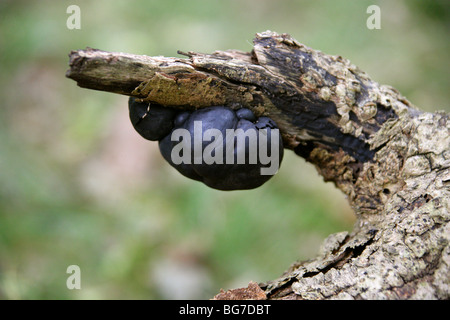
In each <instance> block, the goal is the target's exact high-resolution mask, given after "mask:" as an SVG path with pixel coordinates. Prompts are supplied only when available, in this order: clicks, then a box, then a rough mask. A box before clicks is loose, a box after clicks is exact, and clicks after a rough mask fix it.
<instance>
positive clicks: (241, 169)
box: [128, 97, 283, 190]
mask: <svg viewBox="0 0 450 320" xmlns="http://www.w3.org/2000/svg"><path fill="white" fill-rule="evenodd" d="M128 107H129V113H130V120H131V123H132V124H133V127H134V128H135V130H136V131H137V132H138V133H139V134H140V135H141V136H142V137H143V138H145V139H148V140H151V141H159V149H160V151H161V154H162V156H163V157H164V159H165V160H166V161H167V162H168V163H169V164H170V165H171V166H172V167H174V168H175V169H177V170H178V171H179V172H180V173H181V174H182V175H184V176H186V177H188V178H191V179H194V180H197V181H201V182H203V183H204V184H206V185H207V186H209V187H211V188H214V189H219V190H245V189H253V188H257V187H259V186H261V185H262V184H264V183H265V182H266V181H268V180H269V179H270V178H271V177H272V176H273V175H262V174H261V168H263V167H267V166H268V164H262V163H261V161H260V159H259V158H258V159H257V161H256V163H254V161H253V163H250V161H249V144H248V142H249V141H248V139H247V138H245V139H246V140H245V141H246V143H245V148H242V147H238V144H237V140H238V135H237V136H235V138H234V160H235V161H232V163H233V164H227V163H226V159H225V156H226V154H225V152H223V157H224V159H223V161H222V163H212V164H207V163H205V161H204V160H202V161H201V163H195V161H194V158H193V157H194V155H193V152H192V155H191V159H190V160H191V161H189V163H180V164H175V163H174V162H173V161H172V157H171V154H172V149H173V148H174V147H175V145H177V144H178V143H179V141H172V132H173V131H174V130H175V129H177V128H184V129H186V130H188V131H189V132H190V134H191V135H193V133H194V122H195V121H201V124H202V132H205V131H206V130H208V129H218V130H220V132H221V133H222V137H223V142H222V143H223V148H224V149H223V150H225V147H226V146H225V137H226V129H234V130H236V129H239V128H240V129H243V131H240V130H238V131H235V132H237V133H239V132H245V131H246V130H248V129H256V132H259V130H261V129H267V131H265V132H267V139H266V141H267V149H266V150H267V152H268V154H269V155H270V154H271V152H272V150H271V144H270V142H271V130H273V129H278V128H277V126H276V124H275V122H274V121H272V120H271V119H270V118H268V117H259V118H257V117H256V116H255V115H254V114H253V112H252V111H251V110H249V109H246V108H241V109H238V110H236V111H235V110H233V109H230V108H228V107H225V106H212V107H206V108H202V109H198V110H195V111H180V110H177V109H174V108H170V107H163V106H161V105H158V104H154V103H151V104H150V103H148V102H140V100H137V99H135V98H133V97H130V99H129V101H128ZM257 136H258V135H257ZM258 139H259V138H258ZM193 143H194V139H191V144H192V146H191V147H192V148H191V150H194V145H193ZM219 143H220V142H219ZM209 144H211V141H202V151H203V150H204V149H205V147H206V146H208V145H209ZM257 146H258V148H259V147H260V144H259V143H257ZM277 149H278V150H273V151H274V152H279V157H278V159H279V163H281V160H282V158H283V142H282V139H281V135H279V144H278V148H277ZM240 152H244V153H245V162H244V163H243V164H242V163H241V164H239V163H238V161H236V160H237V158H238V154H239V153H240ZM197 162H199V161H197Z"/></svg>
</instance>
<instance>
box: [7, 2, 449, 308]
mask: <svg viewBox="0 0 450 320" xmlns="http://www.w3.org/2000/svg"><path fill="white" fill-rule="evenodd" d="M448 3H449V2H448V1H447V0H443V1H425V0H423V1H422V0H417V1H375V0H372V1H362V0H361V1H337V0H328V1H325V0H320V1H312V0H310V1H287V0H283V1H280V0H278V1H268V0H265V1H250V0H234V1H206V0H204V1H200V0H192V1H125V0H122V1H106V0H97V1H75V0H73V1H44V0H42V1H6V0H1V1H0V72H1V73H0V96H1V100H0V101H1V102H0V104H1V108H0V298H2V299H180V298H182V299H198V298H201V299H203V298H211V297H212V296H213V295H214V294H216V293H218V292H219V290H220V288H224V289H229V288H233V287H240V286H246V285H247V284H248V282H249V281H250V280H253V281H257V282H262V281H267V280H271V279H274V278H276V277H278V276H280V275H281V273H282V272H283V271H284V270H285V269H287V268H288V267H289V265H290V264H291V263H292V262H294V261H295V260H297V259H307V258H311V257H313V256H314V254H315V252H316V251H317V250H318V248H319V246H320V243H321V241H322V240H323V239H324V238H325V237H326V236H327V235H328V234H330V233H333V232H339V231H343V230H351V228H352V225H353V223H354V218H353V215H352V213H351V211H350V208H349V206H348V204H347V202H346V200H345V198H344V196H343V195H342V194H341V193H340V192H339V191H337V190H335V188H334V186H333V185H331V184H329V183H324V182H323V180H322V179H321V178H320V177H319V176H318V174H317V173H316V170H315V169H314V167H313V166H312V165H310V164H307V163H305V161H304V160H303V159H301V158H299V157H296V156H295V155H294V154H293V153H292V152H291V151H287V152H286V154H285V159H284V162H283V164H282V167H281V170H280V172H279V173H278V174H277V175H276V176H275V177H274V178H273V179H272V180H270V181H269V182H268V183H266V184H265V185H264V186H262V187H261V188H259V189H257V190H252V191H245V192H243V191H239V192H220V191H215V190H212V189H209V188H207V187H205V186H203V185H202V184H200V183H198V182H195V181H190V180H188V179H186V178H184V177H182V176H181V175H179V174H178V173H177V172H176V171H175V170H174V169H172V168H171V167H169V165H168V164H166V163H164V161H163V160H162V157H161V156H160V155H159V151H158V147H157V144H156V143H152V142H149V141H145V140H144V139H142V138H141V137H140V136H139V135H138V134H137V133H135V132H134V131H133V129H132V126H131V124H130V123H129V121H128V114H127V97H125V96H118V95H113V94H109V93H104V92H96V91H91V90H86V89H81V88H78V87H77V86H76V83H75V82H74V81H72V80H69V79H66V78H65V77H64V74H65V71H66V70H67V68H68V56H67V55H68V53H69V52H70V50H74V49H83V48H85V47H86V46H89V47H93V48H99V49H102V50H108V51H123V52H129V53H136V54H146V55H166V56H177V54H176V52H177V50H178V49H179V50H183V51H189V50H192V51H197V52H213V51H214V50H225V49H240V50H244V51H250V50H251V48H252V45H251V43H252V38H253V37H254V34H255V33H256V32H261V31H265V30H267V29H270V30H273V31H276V32H279V33H283V32H286V33H290V34H291V35H292V36H294V37H295V38H296V39H297V40H299V41H300V42H302V43H305V44H306V45H308V46H310V47H313V48H315V49H320V50H322V51H324V52H326V53H330V54H335V55H342V56H344V57H346V58H349V59H350V60H351V61H352V62H353V63H354V64H356V65H357V66H359V67H360V68H361V69H363V70H365V71H366V72H367V73H368V74H369V75H371V76H372V77H373V79H375V80H376V81H378V82H380V83H383V84H389V85H392V86H394V87H396V88H397V89H399V90H400V92H402V93H403V94H404V95H405V96H406V97H408V98H409V99H410V100H411V101H412V102H413V103H414V104H416V105H417V106H419V107H420V108H422V109H424V110H428V111H435V110H440V109H446V110H447V111H448V110H449V108H448V102H447V101H448V100H449V99H450V93H449V90H448V88H449V77H448V74H449V71H450V70H449V64H448V53H449V52H450V51H449V49H450V48H449V38H448V37H449V22H450V21H449V6H448ZM71 4H76V5H78V6H79V7H80V9H81V29H80V30H69V29H68V28H67V27H66V20H67V18H68V17H69V14H67V13H66V9H67V7H68V6H69V5H71ZM371 4H377V5H379V6H380V8H381V19H382V20H381V27H382V29H381V30H369V29H367V27H366V20H367V18H368V16H369V15H368V14H367V13H366V9H367V7H368V6H369V5H371ZM73 264H75V265H78V266H79V267H80V268H81V290H68V289H67V287H66V279H67V277H68V276H69V275H68V274H67V273H66V269H67V267H68V266H69V265H73Z"/></svg>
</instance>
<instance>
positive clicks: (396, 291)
mask: <svg viewBox="0 0 450 320" xmlns="http://www.w3.org/2000/svg"><path fill="white" fill-rule="evenodd" d="M184 55H186V56H187V58H185V59H181V58H165V57H147V56H137V55H131V54H124V53H109V52H104V51H100V50H94V49H87V50H78V51H73V52H71V54H70V70H69V71H68V72H67V77H69V78H71V79H73V80H75V81H77V82H78V85H79V86H81V87H84V88H89V89H95V90H103V91H108V92H113V93H119V94H125V95H129V96H135V97H138V98H141V99H143V100H145V101H150V102H155V103H158V104H161V105H165V106H172V107H177V108H180V109H196V108H202V107H207V106H213V105H226V106H229V107H231V108H238V107H241V106H243V107H247V108H250V109H252V110H253V111H254V112H255V114H256V115H258V116H261V115H265V116H269V117H271V118H272V119H273V120H274V121H275V122H277V124H278V126H279V128H280V131H281V133H282V136H283V140H284V145H285V147H286V148H288V149H291V150H293V151H294V152H295V153H296V154H297V155H299V156H301V157H303V158H305V159H306V160H307V161H309V162H311V163H313V164H314V165H315V166H316V168H317V170H318V171H319V173H320V174H321V175H322V176H323V177H324V179H325V180H326V181H332V182H334V183H335V185H336V186H337V187H338V188H339V189H341V190H342V191H343V192H344V193H345V194H346V195H347V196H348V199H349V202H350V204H351V206H352V207H353V209H354V211H355V214H356V216H357V222H356V224H355V227H354V230H353V231H352V232H351V233H349V234H348V233H347V232H343V233H338V234H334V235H330V236H329V237H328V238H327V240H326V241H325V242H324V244H323V247H322V250H321V252H320V254H319V255H318V257H317V258H316V259H314V260H311V261H307V262H300V263H294V264H293V265H292V266H291V267H290V268H289V270H287V271H286V272H285V273H284V274H283V275H282V276H281V277H280V278H279V279H276V280H274V281H270V282H268V283H265V284H260V287H261V288H262V289H264V291H265V295H266V297H267V298H269V299H333V298H336V299H344V298H352V299H385V298H387V299H414V298H416V299H420V298H432V299H446V298H450V277H449V274H450V246H449V238H450V230H449V223H448V221H449V220H450V214H449V201H450V150H449V146H450V135H449V133H450V122H449V115H448V114H445V113H442V112H437V113H425V112H422V111H420V110H418V109H417V108H415V107H414V106H412V105H411V103H410V102H408V100H407V99H406V98H404V97H403V96H401V95H400V94H399V92H398V91H396V90H395V89H394V88H392V87H389V86H383V85H380V84H378V83H376V82H374V81H373V80H371V79H370V77H369V76H368V75H367V74H365V73H364V72H363V71H361V70H360V69H358V68H357V67H356V66H354V65H353V64H351V63H350V62H349V61H348V60H346V59H344V58H342V57H340V56H331V55H327V54H324V53H322V52H320V51H317V50H313V49H311V48H308V47H306V46H305V45H303V44H300V43H298V42H297V41H296V40H295V39H293V38H291V37H290V36H289V35H286V34H282V35H279V34H276V33H273V32H270V31H267V32H263V33H260V34H257V35H256V38H255V40H254V48H253V51H252V52H250V53H245V52H240V51H234V50H230V51H218V52H215V53H213V54H200V53H195V52H189V53H186V54H184ZM225 296H226V295H225ZM258 297H261V295H260V294H259V295H258ZM219 298H220V296H219Z"/></svg>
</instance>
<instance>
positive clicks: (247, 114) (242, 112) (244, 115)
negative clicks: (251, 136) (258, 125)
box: [236, 108, 256, 122]
mask: <svg viewBox="0 0 450 320" xmlns="http://www.w3.org/2000/svg"><path fill="white" fill-rule="evenodd" d="M236 117H238V119H246V120H249V121H252V122H255V121H256V117H255V115H254V114H253V112H252V111H251V110H250V109H247V108H241V109H239V110H237V111H236Z"/></svg>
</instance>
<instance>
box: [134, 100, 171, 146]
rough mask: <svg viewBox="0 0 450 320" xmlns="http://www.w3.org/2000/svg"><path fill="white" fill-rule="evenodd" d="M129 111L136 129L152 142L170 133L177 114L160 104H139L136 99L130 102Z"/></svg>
mask: <svg viewBox="0 0 450 320" xmlns="http://www.w3.org/2000/svg"><path fill="white" fill-rule="evenodd" d="M128 110H129V112H130V120H131V123H132V124H133V127H134V129H136V131H137V132H138V133H139V134H140V135H141V136H142V137H144V138H145V139H147V140H152V141H157V140H160V139H162V138H164V137H165V136H166V135H168V134H169V133H170V131H171V130H172V128H173V125H174V124H173V122H174V117H175V115H176V113H177V111H176V110H175V109H171V108H166V107H163V106H160V105H158V104H154V103H151V104H150V103H148V102H144V103H142V102H137V101H136V99H135V98H134V97H130V99H129V100H128Z"/></svg>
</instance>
